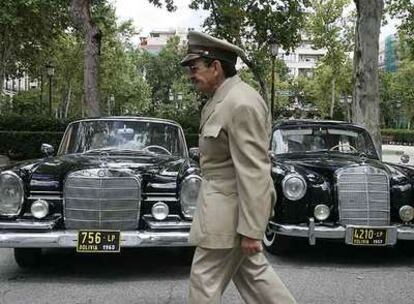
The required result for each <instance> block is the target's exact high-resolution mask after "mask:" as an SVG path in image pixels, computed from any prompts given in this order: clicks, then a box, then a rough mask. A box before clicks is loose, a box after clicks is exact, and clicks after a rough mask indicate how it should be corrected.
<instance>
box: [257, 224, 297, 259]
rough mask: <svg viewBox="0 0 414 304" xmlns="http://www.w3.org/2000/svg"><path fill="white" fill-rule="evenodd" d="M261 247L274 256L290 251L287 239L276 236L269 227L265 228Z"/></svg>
mask: <svg viewBox="0 0 414 304" xmlns="http://www.w3.org/2000/svg"><path fill="white" fill-rule="evenodd" d="M263 245H264V247H265V249H266V250H267V251H269V252H270V253H272V254H274V255H282V254H286V253H288V252H289V250H290V249H291V244H290V240H289V238H288V237H286V236H283V235H277V234H276V233H274V232H272V231H271V230H270V229H269V227H267V228H266V231H265V235H264V238H263Z"/></svg>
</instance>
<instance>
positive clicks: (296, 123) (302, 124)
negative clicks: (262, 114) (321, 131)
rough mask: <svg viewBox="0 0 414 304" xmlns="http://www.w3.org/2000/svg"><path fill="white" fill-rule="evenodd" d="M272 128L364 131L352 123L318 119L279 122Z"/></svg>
mask: <svg viewBox="0 0 414 304" xmlns="http://www.w3.org/2000/svg"><path fill="white" fill-rule="evenodd" d="M273 126H274V128H283V127H290V126H298V127H299V126H300V127H314V126H323V127H345V128H346V127H347V128H357V129H362V130H365V128H364V127H362V126H360V125H357V124H355V123H352V122H346V121H339V120H319V119H286V120H279V121H276V122H275V123H274V125H273Z"/></svg>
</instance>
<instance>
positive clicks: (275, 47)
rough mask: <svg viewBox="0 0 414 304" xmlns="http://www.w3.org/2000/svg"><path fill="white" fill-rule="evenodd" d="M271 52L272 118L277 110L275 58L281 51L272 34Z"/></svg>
mask: <svg viewBox="0 0 414 304" xmlns="http://www.w3.org/2000/svg"><path fill="white" fill-rule="evenodd" d="M269 46H270V54H271V55H272V89H271V92H270V112H271V114H272V119H273V117H274V116H273V115H274V110H275V59H276V56H277V53H278V51H279V45H278V44H277V40H276V36H275V35H272V37H270V39H269Z"/></svg>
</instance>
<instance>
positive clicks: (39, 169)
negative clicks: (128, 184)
mask: <svg viewBox="0 0 414 304" xmlns="http://www.w3.org/2000/svg"><path fill="white" fill-rule="evenodd" d="M185 161H186V159H185V158H183V157H178V156H169V155H158V154H150V153H148V154H142V155H118V154H117V155H105V157H104V158H102V156H100V155H97V154H70V155H63V156H57V157H54V158H46V159H42V160H38V161H37V162H33V163H30V164H24V165H23V166H22V167H21V168H20V170H22V171H24V172H25V173H26V174H24V175H25V176H26V177H27V179H29V181H28V182H29V183H30V188H31V190H38V191H41V190H46V189H47V190H48V191H51V190H52V191H53V190H55V191H61V190H62V188H63V181H64V179H65V177H66V176H67V175H68V174H69V173H71V172H74V171H79V170H85V169H97V168H108V169H109V170H114V171H116V170H121V171H122V170H123V171H125V170H128V172H130V173H132V174H134V175H141V176H143V177H144V179H148V178H150V177H153V178H154V177H155V178H158V179H164V180H165V181H166V182H167V181H175V180H176V177H177V174H178V171H179V170H180V168H181V166H182V164H183V163H184V162H185Z"/></svg>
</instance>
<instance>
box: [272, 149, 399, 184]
mask: <svg viewBox="0 0 414 304" xmlns="http://www.w3.org/2000/svg"><path fill="white" fill-rule="evenodd" d="M274 165H275V166H276V167H278V168H279V169H280V170H283V171H287V172H289V171H296V172H298V173H301V174H303V175H307V174H312V173H313V174H314V173H317V174H319V175H321V176H324V177H326V178H328V179H332V177H333V175H334V173H335V172H336V171H337V170H338V169H340V168H344V167H352V166H363V165H368V166H372V167H375V168H378V169H382V170H385V171H386V172H387V173H389V174H390V175H394V174H402V171H401V170H399V169H398V168H393V167H392V166H391V165H389V164H385V163H382V162H381V161H379V160H376V159H370V158H367V157H364V156H358V155H347V154H339V153H335V154H334V153H330V154H328V153H326V154H313V155H304V154H300V155H299V154H297V155H293V154H292V155H285V156H283V155H282V156H280V157H277V158H276V160H275V161H274Z"/></svg>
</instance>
